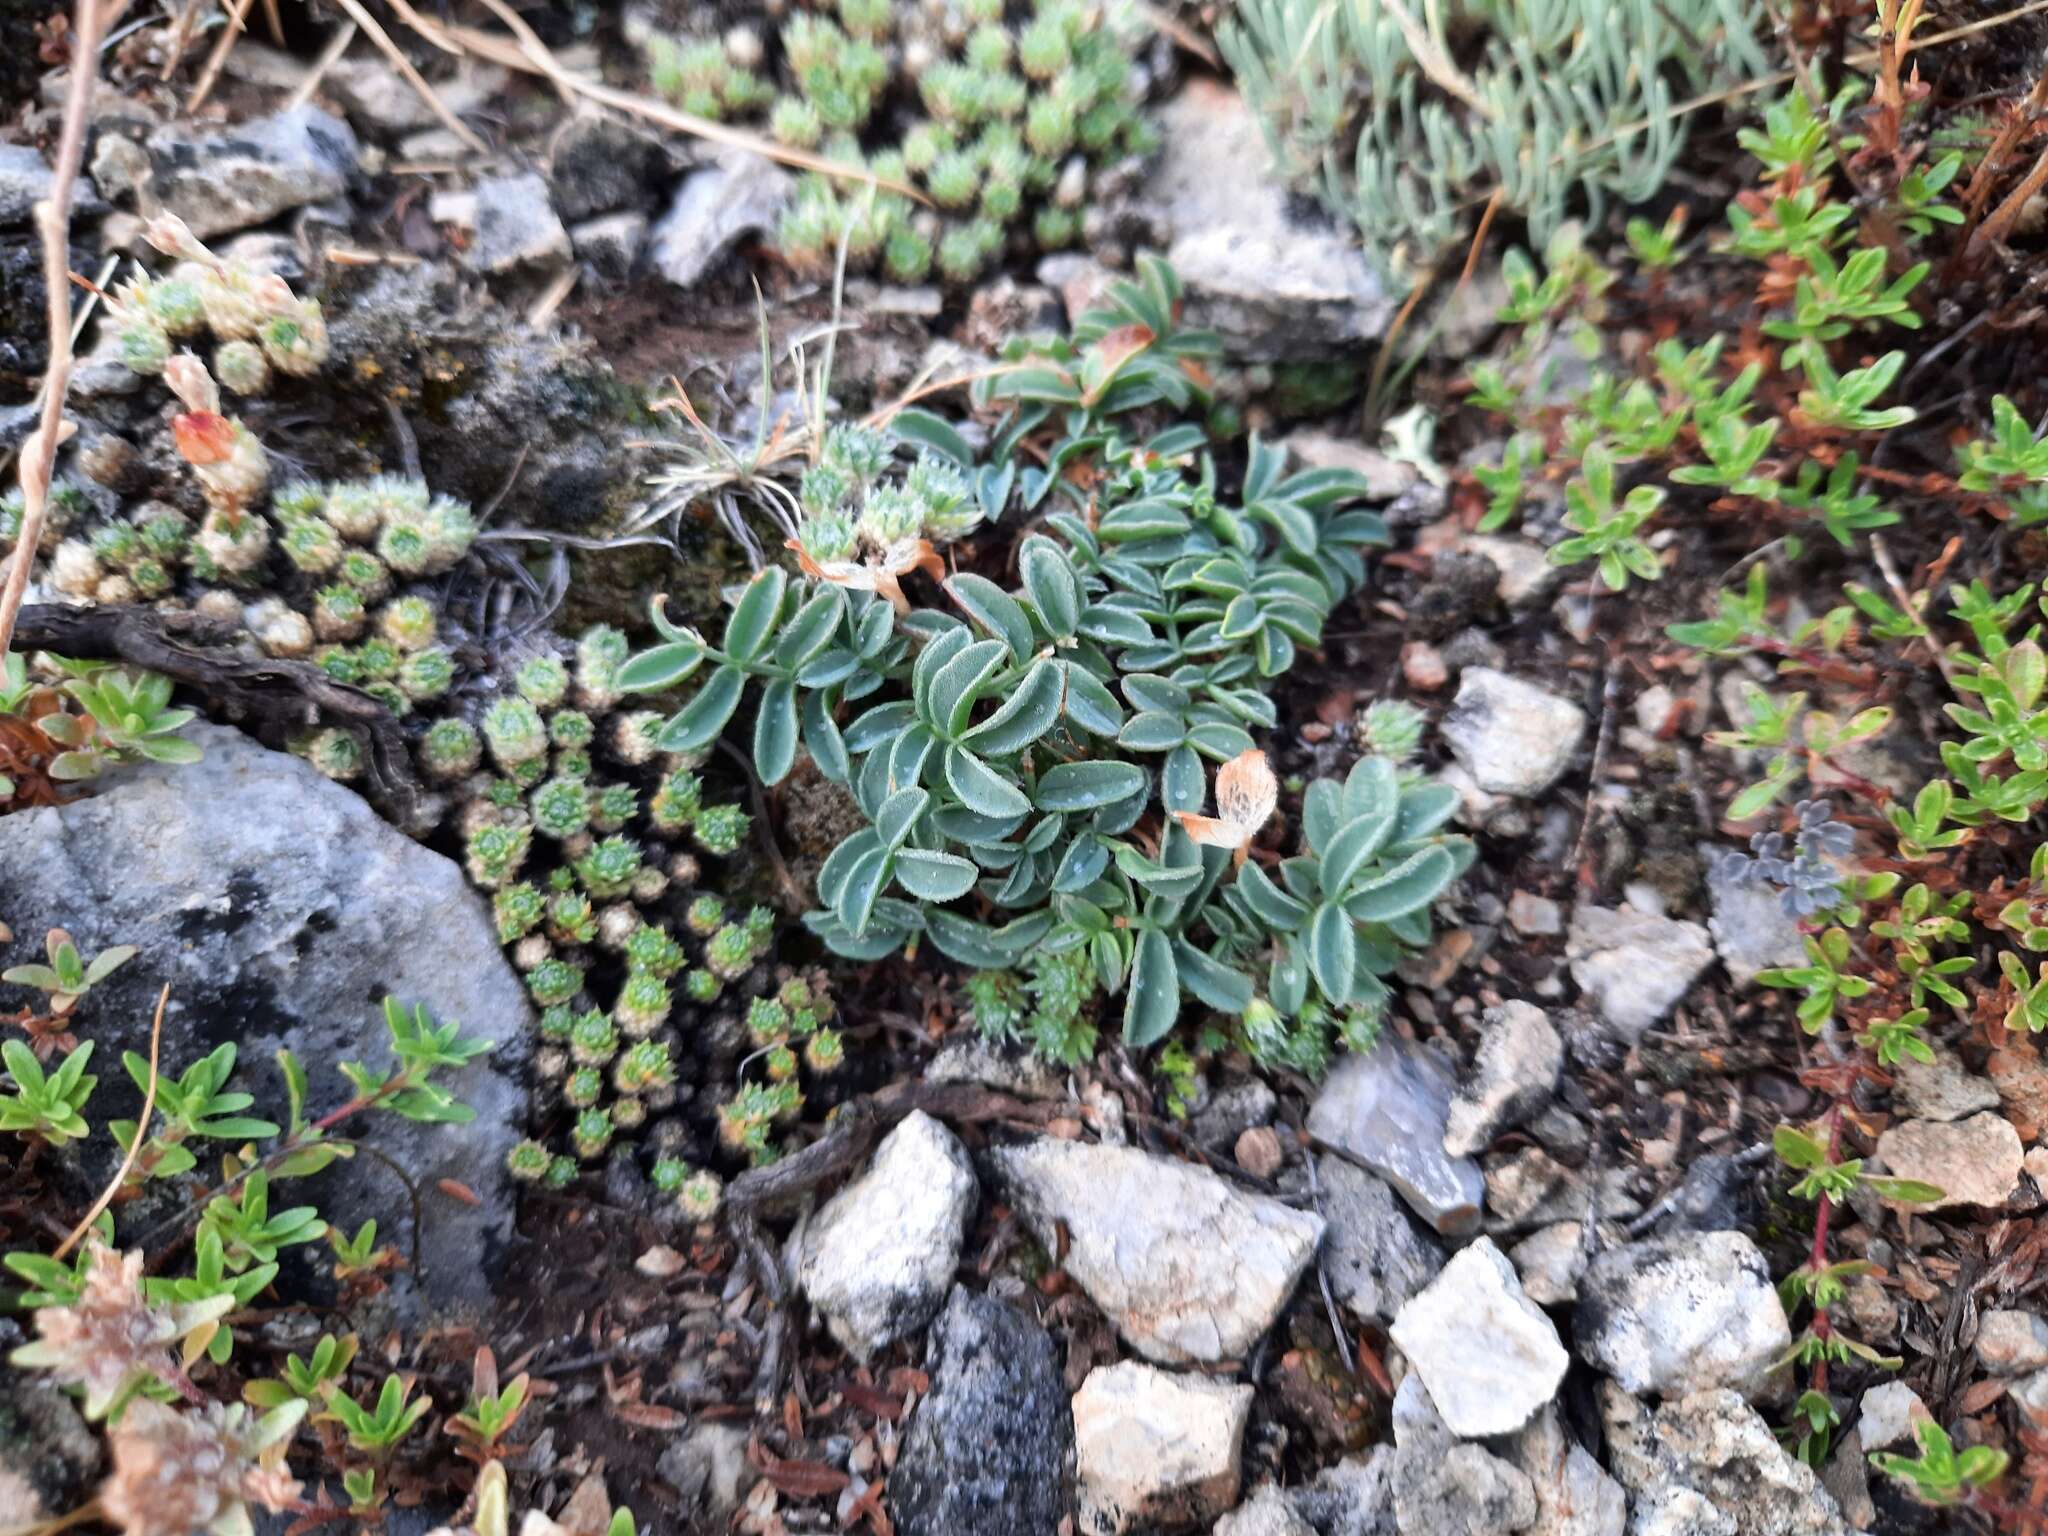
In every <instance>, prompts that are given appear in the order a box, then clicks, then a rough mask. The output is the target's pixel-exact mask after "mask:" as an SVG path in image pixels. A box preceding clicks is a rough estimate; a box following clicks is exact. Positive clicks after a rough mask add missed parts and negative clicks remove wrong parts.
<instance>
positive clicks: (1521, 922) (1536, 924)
mask: <svg viewBox="0 0 2048 1536" xmlns="http://www.w3.org/2000/svg"><path fill="white" fill-rule="evenodd" d="M1508 926H1509V927H1511V928H1513V929H1514V930H1515V932H1517V933H1522V934H1527V935H1528V936H1529V937H1530V938H1532V939H1548V938H1555V937H1556V936H1557V935H1558V934H1560V933H1563V932H1564V909H1563V908H1562V907H1560V906H1559V905H1558V904H1557V903H1556V902H1554V901H1552V900H1551V899H1550V898H1549V897H1548V896H1538V895H1536V894H1535V893H1534V892H1533V891H1516V892H1515V893H1514V895H1512V896H1510V897H1509V898H1508Z"/></svg>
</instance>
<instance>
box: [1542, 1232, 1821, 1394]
mask: <svg viewBox="0 0 2048 1536" xmlns="http://www.w3.org/2000/svg"><path fill="white" fill-rule="evenodd" d="M1572 1333H1573V1338H1574V1340H1575V1342H1576V1344H1577V1348H1578V1351H1579V1354H1580V1356H1581V1357H1582V1358H1584V1359H1585V1360H1586V1361H1588V1362H1589V1363H1590V1364H1592V1365H1593V1366H1595V1367H1596V1368H1597V1369H1599V1370H1602V1371H1604V1372H1606V1373H1607V1374H1608V1375H1610V1376H1612V1377H1613V1378H1614V1379H1615V1380H1616V1381H1618V1382H1620V1383H1621V1385H1622V1387H1623V1388H1624V1389H1625V1390H1627V1391H1630V1392H1654V1393H1656V1394H1658V1395H1659V1396H1662V1397H1676V1396H1680V1395H1682V1394H1684V1393H1689V1392H1701V1391H1706V1390H1709V1389H1713V1388H1721V1387H1728V1388H1733V1389H1735V1390H1736V1391H1739V1392H1741V1393H1742V1394H1743V1395H1744V1396H1746V1397H1754V1396H1755V1395H1756V1394H1757V1393H1759V1392H1760V1391H1762V1390H1763V1388H1764V1386H1765V1383H1766V1379H1767V1378H1768V1376H1769V1375H1770V1372H1771V1369H1772V1366H1773V1364H1774V1362H1776V1361H1777V1360H1778V1359H1779V1357H1780V1356H1782V1355H1783V1354H1784V1353H1785V1351H1786V1350H1787V1349H1789V1348H1790V1347H1791V1344H1792V1330H1791V1327H1790V1325H1789V1324H1788V1323H1787V1321H1786V1318H1785V1308H1784V1306H1783V1305H1782V1304H1781V1303H1780V1302H1779V1300H1778V1290H1777V1287H1776V1286H1775V1285H1774V1284H1773V1283H1772V1281H1771V1273H1770V1269H1769V1266H1768V1265H1766V1264H1765V1262H1764V1256H1763V1255H1762V1254H1761V1253H1759V1252H1758V1251H1757V1246H1756V1244H1755V1243H1753V1242H1751V1241H1750V1240H1749V1238H1747V1237H1746V1236H1744V1235H1743V1234H1742V1233H1740V1232H1689V1231H1688V1232H1677V1233H1672V1234H1670V1235H1668V1236H1663V1237H1653V1238H1647V1239H1645V1240H1644V1241H1642V1242H1639V1243H1628V1244H1624V1245H1623V1246H1621V1247H1618V1248H1609V1249H1607V1250H1605V1251H1604V1252H1601V1253H1598V1254H1596V1255H1594V1258H1593V1262H1592V1263H1591V1264H1589V1265H1588V1266H1587V1268H1586V1273H1585V1275H1584V1276H1583V1277H1582V1278H1581V1279H1580V1281H1579V1301H1578V1308H1577V1310H1576V1311H1575V1312H1574V1314H1573V1319H1572Z"/></svg>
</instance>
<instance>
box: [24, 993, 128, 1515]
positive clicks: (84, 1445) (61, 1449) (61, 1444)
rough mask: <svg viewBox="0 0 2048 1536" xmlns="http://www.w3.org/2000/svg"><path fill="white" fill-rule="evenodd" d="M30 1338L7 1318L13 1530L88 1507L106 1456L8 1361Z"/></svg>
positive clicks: (43, 1381) (92, 1435)
mask: <svg viewBox="0 0 2048 1536" xmlns="http://www.w3.org/2000/svg"><path fill="white" fill-rule="evenodd" d="M88 1006H90V1005H88ZM30 1337H31V1325H30V1324H29V1323H28V1322H27V1320H26V1319H24V1320H23V1321H22V1322H19V1323H17V1322H15V1321H14V1319H12V1318H7V1317H0V1520H4V1521H5V1522H6V1527H5V1528H6V1529H8V1530H16V1529H20V1528H23V1527H27V1526H33V1525H35V1524H37V1523H38V1522H40V1521H43V1520H49V1519H54V1518H56V1517H57V1516H60V1515H65V1514H68V1513H70V1512H71V1511H72V1510H73V1509H75V1508H77V1507H78V1506H79V1505H81V1504H83V1503H84V1502H85V1500H86V1498H87V1497H88V1495H90V1493H91V1492H92V1488H91V1484H92V1481H93V1479H94V1477H95V1475H96V1474H97V1473H98V1472H99V1470H100V1462H101V1460H102V1459H103V1457H102V1453H101V1450H100V1436H99V1432H98V1431H97V1430H95V1429H94V1428H93V1427H92V1426H90V1425H88V1424H87V1423H86V1422H85V1420H84V1419H83V1418H82V1417H81V1416H80V1415H79V1412H78V1407H77V1404H76V1403H75V1402H74V1401H73V1400H72V1399H71V1398H70V1397H69V1396H67V1395H66V1394H65V1392H64V1390H63V1389H62V1388H61V1387H58V1386H56V1385H55V1384H54V1383H53V1382H51V1381H50V1379H49V1378H48V1377H46V1376H44V1375H42V1374H41V1373H40V1372H37V1371H34V1370H30V1369H28V1368H27V1367H22V1368H20V1369H17V1368H16V1367H14V1366H12V1365H9V1364H8V1363H7V1357H8V1356H9V1355H10V1354H12V1353H13V1352H14V1351H15V1350H16V1349H18V1348H19V1347H20V1346H22V1345H23V1344H26V1343H27V1342H28V1340H29V1338H30Z"/></svg>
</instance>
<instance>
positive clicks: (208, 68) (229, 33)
mask: <svg viewBox="0 0 2048 1536" xmlns="http://www.w3.org/2000/svg"><path fill="white" fill-rule="evenodd" d="M254 3H255V0H235V3H234V5H233V6H232V7H229V8H228V9H227V25H226V26H224V27H222V28H221V29H220V41H219V42H217V43H215V44H214V45H213V52H211V53H209V54H208V55H207V56H206V64H205V67H204V68H202V69H201V70H200V71H199V83H198V84H197V85H195V86H193V87H192V94H191V95H190V96H188V97H186V98H185V113H186V115H187V116H188V117H189V116H190V115H191V114H192V113H194V112H197V111H198V110H199V108H200V107H201V106H202V105H203V104H204V103H205V101H206V98H207V97H209V96H211V95H212V94H213V87H214V84H215V82H216V81H218V80H219V79H220V71H221V66H222V65H224V64H226V63H227V61H228V55H229V54H231V53H233V52H234V51H235V44H236V43H238V42H240V41H241V40H242V34H243V33H244V32H246V31H247V30H248V25H247V17H248V15H249V7H250V6H251V5H253V4H254Z"/></svg>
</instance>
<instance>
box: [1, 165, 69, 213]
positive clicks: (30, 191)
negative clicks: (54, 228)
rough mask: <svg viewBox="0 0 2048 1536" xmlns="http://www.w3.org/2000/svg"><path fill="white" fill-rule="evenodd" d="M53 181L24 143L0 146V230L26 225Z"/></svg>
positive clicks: (54, 175) (46, 167) (49, 170)
mask: <svg viewBox="0 0 2048 1536" xmlns="http://www.w3.org/2000/svg"><path fill="white" fill-rule="evenodd" d="M56 181H57V177H56V174H55V173H54V172H53V171H51V169H50V167H49V163H48V162H47V161H45V160H44V159H43V157H42V154H41V153H40V152H39V151H38V150H36V149H34V148H32V147H30V146H29V145H27V144H0V228H5V227H7V226H10V225H15V224H26V223H28V222H29V216H30V215H31V213H33V212H34V210H35V206H36V204H37V203H39V202H41V201H42V200H43V199H44V198H46V197H48V196H49V195H50V189H51V187H53V186H54V185H56Z"/></svg>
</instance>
